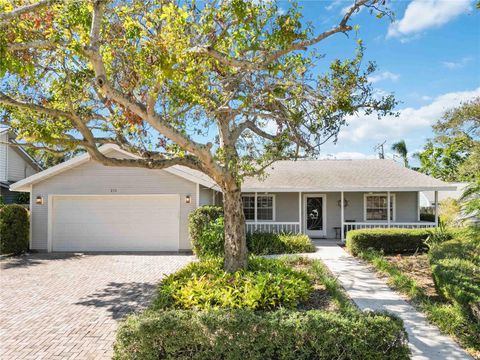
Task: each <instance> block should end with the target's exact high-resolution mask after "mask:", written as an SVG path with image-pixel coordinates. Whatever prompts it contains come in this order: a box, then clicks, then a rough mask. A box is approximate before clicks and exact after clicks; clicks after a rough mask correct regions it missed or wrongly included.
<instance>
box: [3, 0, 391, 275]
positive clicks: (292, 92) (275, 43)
mask: <svg viewBox="0 0 480 360" xmlns="http://www.w3.org/2000/svg"><path fill="white" fill-rule="evenodd" d="M14 4H15V5H16V6H12V5H10V4H9V3H8V2H5V0H0V6H1V7H2V8H3V9H0V10H2V11H3V13H1V14H0V73H1V76H2V82H1V85H0V87H1V91H0V108H1V110H2V111H3V115H4V119H5V121H7V122H8V123H9V125H11V126H12V127H13V128H14V129H15V130H16V131H18V134H19V138H21V139H24V140H25V141H26V142H28V143H29V144H30V145H31V146H33V147H35V148H37V149H42V150H47V151H51V152H52V153H63V152H67V151H72V150H74V149H76V148H79V147H81V148H84V149H85V150H86V151H88V153H89V154H90V155H91V157H92V159H94V160H95V161H98V162H100V163H102V164H104V165H107V166H129V167H146V168H150V169H163V168H166V167H169V166H173V165H183V166H187V167H189V168H192V169H196V170H199V171H202V172H204V173H205V174H207V175H209V176H210V177H211V178H212V179H213V180H214V181H215V182H216V183H217V184H218V185H219V187H220V188H221V189H222V192H223V199H224V211H225V268H226V270H228V271H235V270H237V269H239V268H242V267H244V266H246V262H247V254H246V252H247V250H246V241H245V226H244V215H243V210H242V202H241V195H240V188H241V183H242V179H243V178H245V177H248V176H258V175H261V174H262V172H263V171H264V169H265V168H266V167H267V166H269V165H270V164H271V163H272V162H274V161H276V160H278V159H290V158H298V157H299V156H314V155H316V154H318V153H319V151H320V145H321V144H323V143H324V142H325V141H327V140H328V139H335V138H336V136H337V134H338V131H339V129H340V127H341V126H342V125H344V124H345V117H346V116H348V115H352V114H355V113H356V112H358V111H362V112H365V113H367V114H368V113H371V112H373V111H375V112H378V114H379V116H380V115H382V114H385V113H390V111H391V108H392V106H393V105H394V100H393V98H392V97H390V96H388V97H385V98H379V97H377V96H375V95H374V94H373V92H372V88H371V87H370V85H369V83H368V81H367V78H368V76H369V74H371V73H372V72H373V71H374V70H375V65H374V64H371V63H370V64H365V66H362V55H363V47H362V44H361V41H358V45H357V51H356V53H355V54H352V55H353V56H352V58H351V59H343V60H340V59H338V60H335V61H333V62H332V63H331V64H329V66H328V69H327V70H326V71H324V72H323V73H321V74H318V73H317V69H316V68H315V66H316V65H317V64H318V62H319V61H321V60H322V54H318V53H316V52H315V51H314V50H312V49H311V48H312V46H314V45H315V44H318V43H320V42H322V41H323V40H325V39H327V38H330V37H332V36H334V35H335V34H340V35H341V34H347V33H349V32H351V31H352V30H353V29H354V28H353V26H352V25H351V24H350V20H351V17H352V15H353V14H355V13H356V12H358V11H360V10H361V9H362V8H369V10H370V11H371V12H373V13H375V14H376V15H377V16H379V17H381V16H382V15H383V14H384V11H383V10H382V9H380V7H381V5H380V4H379V2H378V1H377V0H356V1H355V3H353V4H352V5H351V7H350V8H348V9H347V10H346V11H345V13H344V15H343V17H341V18H340V19H339V23H338V24H337V25H336V26H334V27H333V28H331V29H329V30H327V31H324V32H316V31H315V29H314V28H313V27H312V26H311V25H309V24H307V23H305V22H304V21H302V16H301V13H300V11H299V9H298V7H297V5H296V4H295V3H289V4H285V5H287V6H288V8H286V9H283V8H282V9H281V8H279V7H278V6H277V4H276V2H275V1H261V0H260V1H244V0H230V1H221V0H217V1H214V0H211V1H202V2H199V3H198V4H197V3H196V2H193V1H192V2H189V1H178V2H176V1H173V0H148V1H147V0H145V1H144V0H142V1H140V0H138V1H137V0H130V1H126V0H125V1H113V0H112V1H106V0H93V1H92V0H91V1H87V0H85V1H81V0H80V1H79V0H76V1H55V0H42V1H39V2H36V3H33V4H32V3H30V2H27V1H22V0H18V1H15V2H14ZM283 5H284V4H283V3H282V6H283ZM106 143H113V144H118V146H120V147H121V148H123V149H126V150H128V151H130V152H132V153H135V154H136V155H138V156H139V157H138V158H136V159H117V158H110V157H108V156H106V155H104V154H102V152H100V151H99V149H98V147H99V146H100V145H101V144H106Z"/></svg>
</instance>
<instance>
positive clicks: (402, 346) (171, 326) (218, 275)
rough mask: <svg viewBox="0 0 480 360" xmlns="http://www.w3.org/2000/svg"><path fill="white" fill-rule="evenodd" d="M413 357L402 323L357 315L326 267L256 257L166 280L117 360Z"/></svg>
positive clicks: (119, 347)
mask: <svg viewBox="0 0 480 360" xmlns="http://www.w3.org/2000/svg"><path fill="white" fill-rule="evenodd" d="M237 274H238V275H237ZM192 279H193V281H192ZM265 279H267V280H265ZM200 284H201V285H200ZM206 284H208V286H205V285H206ZM272 290H274V291H273V293H272ZM262 294H263V295H265V296H263V295H262ZM259 299H263V300H266V302H264V301H263V300H261V301H260V300H259ZM408 356H409V350H408V346H407V344H406V334H405V331H404V329H403V324H402V322H401V321H400V320H398V319H397V318H394V317H392V316H390V315H387V314H376V313H368V314H364V313H362V312H360V311H359V310H358V309H357V308H356V307H355V306H354V305H353V304H352V303H351V302H350V300H349V299H348V298H347V297H346V295H345V293H344V292H343V290H342V289H341V288H340V286H339V285H338V283H337V281H336V279H335V278H333V277H332V276H331V275H330V274H329V272H328V271H327V270H326V268H325V266H324V265H323V264H322V263H321V262H319V261H312V260H308V259H305V258H301V257H289V258H282V259H265V258H259V257H251V258H250V260H249V265H248V268H247V269H246V270H243V271H242V272H236V273H235V274H229V273H226V272H225V271H223V270H222V261H221V259H210V260H207V261H202V262H199V263H196V264H191V265H190V266H187V267H186V268H184V269H183V270H181V271H179V272H178V273H176V274H173V275H171V276H170V277H168V278H166V279H165V280H164V281H163V282H162V283H161V284H160V286H159V290H158V294H157V297H156V298H155V300H154V301H153V303H152V305H151V307H150V308H149V309H148V310H147V311H145V312H144V313H143V314H138V315H132V316H130V317H128V318H127V319H126V320H125V321H124V322H123V323H122V324H121V326H120V328H119V331H118V333H117V341H116V344H115V356H114V358H115V359H147V360H148V359H228V360H230V359H232V360H233V359H235V360H236V359H239V360H240V359H332V358H335V359H380V358H381V359H408Z"/></svg>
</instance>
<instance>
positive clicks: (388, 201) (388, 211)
mask: <svg viewBox="0 0 480 360" xmlns="http://www.w3.org/2000/svg"><path fill="white" fill-rule="evenodd" d="M387 224H388V227H390V191H387Z"/></svg>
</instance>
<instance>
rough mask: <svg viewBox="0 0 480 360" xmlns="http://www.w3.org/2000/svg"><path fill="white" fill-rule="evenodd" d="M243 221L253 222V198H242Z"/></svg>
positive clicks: (249, 196)
mask: <svg viewBox="0 0 480 360" xmlns="http://www.w3.org/2000/svg"><path fill="white" fill-rule="evenodd" d="M242 201H243V213H244V215H245V220H255V196H253V195H248V196H242Z"/></svg>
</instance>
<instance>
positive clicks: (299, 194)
mask: <svg viewBox="0 0 480 360" xmlns="http://www.w3.org/2000/svg"><path fill="white" fill-rule="evenodd" d="M298 224H299V225H300V233H301V232H302V192H299V193H298Z"/></svg>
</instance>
